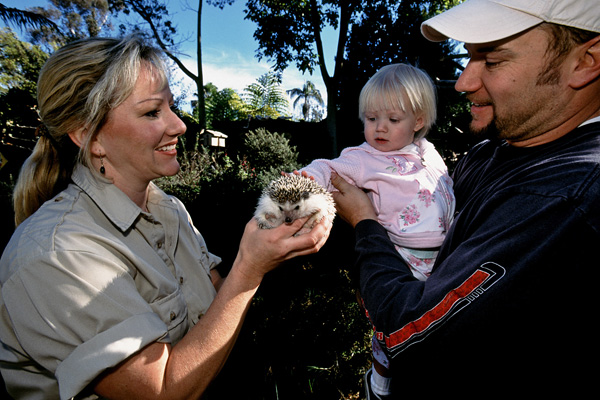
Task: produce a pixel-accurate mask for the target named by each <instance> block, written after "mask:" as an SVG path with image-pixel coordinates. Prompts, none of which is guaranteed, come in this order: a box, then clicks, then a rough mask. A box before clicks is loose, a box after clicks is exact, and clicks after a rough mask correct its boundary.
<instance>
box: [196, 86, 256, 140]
mask: <svg viewBox="0 0 600 400" xmlns="http://www.w3.org/2000/svg"><path fill="white" fill-rule="evenodd" d="M204 98H205V101H206V126H207V128H208V129H213V128H214V125H215V123H219V122H223V121H239V120H243V119H246V118H248V106H247V105H246V104H245V103H244V101H243V100H242V98H241V97H240V96H239V95H238V94H237V93H236V92H235V90H233V89H230V88H225V89H222V90H219V89H218V88H217V87H216V86H215V85H213V84H212V83H208V84H206V85H205V86H204Z"/></svg>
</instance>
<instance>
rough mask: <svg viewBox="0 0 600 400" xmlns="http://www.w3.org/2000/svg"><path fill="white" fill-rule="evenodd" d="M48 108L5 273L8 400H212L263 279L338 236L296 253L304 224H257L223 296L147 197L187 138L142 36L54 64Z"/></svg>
mask: <svg viewBox="0 0 600 400" xmlns="http://www.w3.org/2000/svg"><path fill="white" fill-rule="evenodd" d="M38 105H39V113H40V118H41V120H42V122H43V126H42V128H41V129H40V135H41V136H40V138H39V141H38V143H37V145H36V147H35V149H34V151H33V153H32V155H31V157H30V158H29V159H28V160H27V161H26V163H25V164H24V166H23V169H22V172H21V175H20V177H19V181H18V183H17V185H16V188H15V216H16V217H15V218H16V222H17V225H18V227H17V230H16V231H15V234H14V235H13V237H12V239H11V241H10V243H9V244H8V245H7V247H6V249H5V252H4V254H3V256H2V259H1V261H0V282H1V284H2V288H1V294H2V299H1V300H0V305H1V307H0V340H1V341H2V344H3V346H2V347H1V348H0V361H2V363H1V364H2V367H1V368H2V375H3V378H4V380H5V382H6V385H7V389H8V391H9V393H10V394H11V395H12V396H14V397H15V398H58V397H60V398H63V399H67V398H72V397H77V398H84V397H86V396H90V397H92V398H93V397H96V396H100V397H106V398H125V399H134V398H142V399H151V398H197V397H199V396H201V395H202V393H203V392H204V391H205V389H206V388H207V386H208V385H209V384H210V382H211V381H212V380H213V379H214V378H215V376H216V375H217V374H218V372H219V370H220V369H221V367H222V366H223V364H224V363H225V361H226V359H227V356H228V355H229V352H230V350H231V348H232V346H233V344H234V342H235V340H236V337H237V335H238V333H239V329H240V327H241V324H242V321H243V319H244V316H245V313H246V311H247V309H248V306H249V304H250V301H251V299H252V296H253V295H254V293H255V292H256V290H257V288H258V286H259V285H260V283H261V280H262V278H263V276H264V275H265V274H266V273H267V272H268V271H270V270H272V269H274V268H275V267H276V266H277V265H278V264H280V263H281V262H282V261H284V260H286V259H290V258H292V257H295V256H298V255H304V254H310V253H314V252H316V251H318V249H320V248H321V246H322V245H323V244H324V242H325V240H326V239H327V236H328V234H329V229H330V224H329V223H326V222H324V223H322V224H319V225H318V226H316V227H315V228H314V229H313V230H312V231H311V232H310V233H309V234H306V235H302V236H299V237H294V236H293V235H294V233H295V232H296V231H298V230H299V229H300V228H301V226H302V223H303V222H304V221H305V220H306V219H304V220H299V221H297V222H296V223H295V224H293V225H291V226H286V225H282V226H281V227H279V228H277V229H270V230H261V229H258V227H257V224H256V221H254V220H252V221H250V222H249V223H248V224H247V226H246V229H245V232H244V235H243V237H242V240H241V243H240V247H239V251H238V254H237V257H236V259H235V261H234V264H233V266H232V269H231V272H230V273H229V275H228V277H227V278H226V279H224V280H221V279H220V277H219V276H218V272H217V271H216V270H215V269H214V267H215V266H216V265H217V264H218V263H219V262H220V259H219V258H218V257H216V256H214V255H212V254H211V253H209V252H208V251H207V249H206V246H205V243H204V240H203V239H202V236H201V235H200V234H199V233H198V232H197V230H196V229H195V228H194V226H193V224H192V223H191V221H190V219H189V215H188V213H187V211H186V210H185V208H184V206H183V205H182V204H181V202H179V201H178V200H177V199H175V198H173V197H171V196H167V195H166V194H165V193H163V192H162V191H161V190H159V189H158V188H157V187H156V186H155V185H154V184H153V183H152V182H151V181H152V180H153V179H156V178H159V177H162V176H169V175H174V174H176V173H177V172H178V171H179V164H178V162H177V159H176V155H177V151H176V146H177V143H178V137H179V136H181V135H182V134H183V133H184V132H185V125H184V124H183V122H182V121H181V120H180V119H179V118H178V117H177V116H176V115H175V114H174V113H173V112H172V110H171V108H170V107H171V106H172V105H173V96H172V94H171V92H170V89H169V86H168V82H167V76H166V67H165V65H164V64H163V60H162V54H161V53H160V52H159V51H158V50H156V49H154V48H152V47H150V46H148V45H146V44H145V43H144V42H143V41H142V40H141V39H140V38H139V37H137V36H132V37H129V38H126V39H123V40H116V39H101V38H92V39H86V40H82V41H78V42H75V43H72V44H69V45H67V46H65V47H64V48H62V49H60V50H58V51H57V52H56V53H55V54H53V55H52V57H50V59H49V60H48V62H47V63H46V65H45V66H44V68H43V69H42V71H41V72H40V78H39V84H38ZM49 199H52V200H51V201H47V200H49ZM215 287H216V288H218V291H217V290H216V289H215Z"/></svg>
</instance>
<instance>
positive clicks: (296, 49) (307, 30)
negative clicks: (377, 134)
mask: <svg viewBox="0 0 600 400" xmlns="http://www.w3.org/2000/svg"><path fill="white" fill-rule="evenodd" d="M246 7H247V10H246V18H247V19H249V20H251V21H253V22H255V23H256V24H257V25H258V28H257V29H256V32H255V33H254V38H255V39H256V40H257V41H258V43H259V49H258V51H257V54H258V57H259V59H260V58H262V57H267V58H269V59H272V60H274V62H275V69H276V70H277V71H283V70H284V69H285V68H287V66H288V65H289V63H290V62H292V61H295V62H296V67H297V68H298V69H299V70H300V71H302V72H309V73H311V74H312V73H313V72H314V70H315V69H316V68H318V69H319V70H320V72H321V76H322V78H323V82H324V83H325V88H326V89H327V99H328V101H327V128H328V131H329V139H330V142H331V153H332V154H331V155H332V156H334V155H337V151H338V149H337V133H336V132H337V122H336V121H337V98H338V90H339V83H340V74H341V69H342V66H343V62H344V51H345V47H346V42H347V40H348V32H349V27H350V25H351V22H352V20H353V18H356V16H357V15H358V13H359V12H360V11H361V9H362V7H363V4H362V1H361V0H344V1H335V0H323V1H321V2H320V3H319V2H318V1H317V0H308V1H306V0H295V1H287V2H283V1H279V0H248V1H247V2H246ZM326 26H330V27H332V28H334V29H338V32H339V36H338V43H337V50H336V54H335V66H334V68H333V73H330V72H329V71H328V70H327V65H326V63H325V54H324V50H323V40H322V37H321V32H322V30H323V28H324V27H326ZM290 27H294V29H290Z"/></svg>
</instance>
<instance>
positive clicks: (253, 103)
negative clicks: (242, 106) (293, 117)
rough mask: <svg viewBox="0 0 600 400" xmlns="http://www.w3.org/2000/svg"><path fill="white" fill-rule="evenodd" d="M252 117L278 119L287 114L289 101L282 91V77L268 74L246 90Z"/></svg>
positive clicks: (271, 73)
mask: <svg viewBox="0 0 600 400" xmlns="http://www.w3.org/2000/svg"><path fill="white" fill-rule="evenodd" d="M244 93H245V100H246V103H247V105H248V108H249V113H250V115H252V116H255V117H256V116H258V117H268V118H278V117H280V116H282V115H286V114H287V108H288V101H287V98H286V96H285V95H284V94H283V91H282V89H281V75H280V74H276V73H274V72H271V71H270V72H267V73H265V74H263V75H261V76H260V77H259V78H258V79H257V80H256V82H254V83H252V84H250V85H248V86H247V87H246V88H244Z"/></svg>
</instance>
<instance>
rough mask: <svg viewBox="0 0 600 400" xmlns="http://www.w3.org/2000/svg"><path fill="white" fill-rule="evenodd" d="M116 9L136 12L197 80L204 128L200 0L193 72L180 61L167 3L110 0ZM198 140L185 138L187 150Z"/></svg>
mask: <svg viewBox="0 0 600 400" xmlns="http://www.w3.org/2000/svg"><path fill="white" fill-rule="evenodd" d="M234 1H235V0H206V2H207V4H210V5H213V6H215V7H219V8H221V9H222V8H223V7H225V5H231V4H233V2H234ZM112 3H113V4H114V5H113V8H114V9H115V10H122V11H123V12H124V13H125V14H130V13H131V12H134V13H136V14H137V15H139V16H140V17H141V18H142V20H143V21H144V22H146V24H147V25H148V27H149V28H150V31H151V32H152V36H153V37H154V39H155V40H156V42H157V43H158V45H159V46H160V47H161V48H162V49H163V51H164V52H165V54H166V55H167V56H168V57H169V58H170V59H171V60H172V61H173V62H174V63H175V64H176V65H177V67H179V69H180V70H181V71H182V72H183V73H184V74H185V75H186V76H188V77H189V78H190V79H191V80H192V81H194V83H195V84H196V94H197V95H198V101H197V103H196V104H197V105H196V115H197V116H198V124H199V125H200V130H201V129H204V128H206V104H205V100H204V96H203V95H202V94H203V88H204V79H203V76H202V5H203V0H198V7H197V13H198V18H197V25H196V57H197V60H198V69H197V71H196V72H192V71H191V70H190V69H188V68H187V67H186V66H185V65H184V63H183V62H182V61H181V58H180V54H178V50H177V47H178V43H176V41H175V35H176V33H177V30H176V27H175V26H174V25H173V22H172V21H171V20H170V18H169V11H168V7H167V4H166V3H164V2H163V1H162V0H115V1H113V2H112ZM196 147H197V142H196V141H195V140H188V141H187V148H188V150H192V149H195V148H196Z"/></svg>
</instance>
